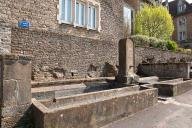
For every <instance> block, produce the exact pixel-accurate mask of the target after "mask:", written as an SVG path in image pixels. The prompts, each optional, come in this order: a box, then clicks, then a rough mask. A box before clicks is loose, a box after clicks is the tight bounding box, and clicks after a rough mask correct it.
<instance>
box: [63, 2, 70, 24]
mask: <svg viewBox="0 0 192 128" xmlns="http://www.w3.org/2000/svg"><path fill="white" fill-rule="evenodd" d="M60 20H61V22H62V23H71V22H72V0H60Z"/></svg>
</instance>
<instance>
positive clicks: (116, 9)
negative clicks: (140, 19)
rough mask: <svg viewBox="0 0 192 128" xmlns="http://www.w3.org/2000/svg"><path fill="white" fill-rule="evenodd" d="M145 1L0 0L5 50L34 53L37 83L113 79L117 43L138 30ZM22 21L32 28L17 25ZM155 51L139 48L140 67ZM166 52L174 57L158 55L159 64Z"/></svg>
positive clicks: (0, 27) (0, 31)
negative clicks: (136, 20) (138, 13)
mask: <svg viewBox="0 0 192 128" xmlns="http://www.w3.org/2000/svg"><path fill="white" fill-rule="evenodd" d="M143 2H150V1H148V0H145V1H141V0H118V2H117V0H51V1H50V0H49V1H47V0H15V1H13V0H1V2H0V45H1V49H0V50H1V51H3V53H7V52H11V53H16V54H24V55H31V56H32V64H33V68H32V70H33V71H32V79H33V80H38V81H39V80H52V79H55V78H56V79H63V78H64V79H67V78H78V77H100V76H114V75H115V74H116V65H118V54H117V53H118V41H119V40H120V39H122V38H124V37H125V36H127V35H130V34H131V33H132V32H133V29H134V28H133V22H134V13H135V12H136V11H137V10H139V8H140V6H141V4H142V3H143ZM21 21H25V23H26V21H27V23H30V27H29V28H21V27H18V22H19V23H21ZM25 25H26V24H25ZM156 51H157V50H153V49H148V50H146V48H137V49H136V64H138V63H141V62H142V60H143V58H146V57H149V58H151V56H154V54H155V53H157V52H156ZM164 54H166V57H170V54H169V52H165V51H159V54H158V55H157V56H162V57H155V58H157V60H156V61H157V62H158V61H159V59H161V60H162V61H166V59H167V58H164ZM172 54H174V56H175V57H176V58H178V60H179V58H182V57H183V56H187V55H176V54H175V53H171V55H172ZM150 55H151V56H150ZM168 59H169V58H168Z"/></svg>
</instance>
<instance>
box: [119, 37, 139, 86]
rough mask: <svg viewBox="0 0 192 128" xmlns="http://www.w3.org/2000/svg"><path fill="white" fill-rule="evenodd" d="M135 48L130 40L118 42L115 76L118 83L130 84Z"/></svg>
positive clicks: (132, 74)
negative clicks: (117, 62)
mask: <svg viewBox="0 0 192 128" xmlns="http://www.w3.org/2000/svg"><path fill="white" fill-rule="evenodd" d="M134 65H135V46H134V43H133V41H132V40H130V39H128V38H126V39H121V40H120V42H119V71H118V75H117V76H116V81H117V82H118V83H127V84H130V83H132V81H133V78H134V76H136V75H135V73H134V72H135V67H134Z"/></svg>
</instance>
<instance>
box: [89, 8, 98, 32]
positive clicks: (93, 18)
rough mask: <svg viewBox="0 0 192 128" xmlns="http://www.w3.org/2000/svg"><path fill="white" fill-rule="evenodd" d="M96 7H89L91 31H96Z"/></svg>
mask: <svg viewBox="0 0 192 128" xmlns="http://www.w3.org/2000/svg"><path fill="white" fill-rule="evenodd" d="M96 11H97V10H96V7H95V6H93V5H89V10H88V14H89V18H88V27H89V28H90V29H96V22H97V21H96V19H97V18H96V13H97V12H96Z"/></svg>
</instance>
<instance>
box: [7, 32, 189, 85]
mask: <svg viewBox="0 0 192 128" xmlns="http://www.w3.org/2000/svg"><path fill="white" fill-rule="evenodd" d="M11 39H12V43H11V51H12V53H19V54H25V55H32V56H33V57H34V58H33V74H32V79H33V80H36V81H40V80H53V79H63V78H64V79H68V78H79V77H81V78H85V77H102V76H103V77H111V76H115V75H116V74H117V68H116V65H118V42H117V41H107V40H100V39H90V38H85V37H77V36H72V35H66V34H61V33H55V32H51V31H42V30H22V29H18V28H12V35H11ZM135 57H136V58H135V63H136V67H137V65H138V64H140V63H142V62H143V61H144V62H146V61H147V62H149V61H152V62H167V61H175V62H179V61H180V60H183V58H187V59H188V60H190V59H192V56H191V55H187V54H180V53H174V52H170V51H163V50H159V49H155V48H145V47H136V49H135Z"/></svg>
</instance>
